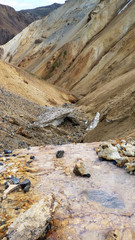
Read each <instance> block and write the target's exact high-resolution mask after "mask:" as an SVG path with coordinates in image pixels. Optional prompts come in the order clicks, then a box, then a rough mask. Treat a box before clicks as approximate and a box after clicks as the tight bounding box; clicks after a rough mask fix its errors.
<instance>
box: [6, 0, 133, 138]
mask: <svg viewBox="0 0 135 240" xmlns="http://www.w3.org/2000/svg"><path fill="white" fill-rule="evenodd" d="M134 13H135V1H132V0H130V1H127V0H121V1H116V0H109V1H108V0H101V1H99V0H97V1H93V0H91V1H88V0H77V1H73V0H72V1H71V0H69V1H67V2H66V3H65V4H64V5H63V6H62V7H60V8H59V9H57V10H55V11H54V12H52V13H51V14H50V15H49V16H47V17H45V18H43V19H41V20H38V21H36V22H34V23H32V24H31V25H29V26H28V27H27V28H26V29H24V30H23V31H22V32H21V33H20V34H18V35H17V36H16V37H15V38H14V39H13V40H11V41H10V42H9V43H7V44H6V45H4V46H2V47H1V52H2V53H3V55H2V58H3V59H4V60H5V61H7V62H8V61H10V62H11V63H12V64H15V65H17V66H19V67H21V68H24V69H26V70H28V71H31V72H33V73H35V74H37V75H38V76H40V77H42V78H44V79H46V80H48V81H49V82H51V83H53V84H55V85H57V86H60V87H62V88H63V89H66V90H69V91H70V92H71V93H72V94H74V95H75V96H76V97H77V99H78V103H77V104H78V106H80V107H81V108H82V109H83V110H85V112H86V113H87V115H88V117H89V118H90V119H92V118H93V117H94V116H95V114H96V112H100V115H101V117H100V123H99V125H98V127H97V128H96V129H95V130H93V132H92V133H91V132H89V133H88V134H87V135H86V137H85V139H84V141H88V142H89V141H95V140H106V139H108V138H114V137H122V136H124V135H130V134H131V133H133V131H134V126H135V81H134V79H135V61H134V59H135V41H134V37H135V17H134Z"/></svg>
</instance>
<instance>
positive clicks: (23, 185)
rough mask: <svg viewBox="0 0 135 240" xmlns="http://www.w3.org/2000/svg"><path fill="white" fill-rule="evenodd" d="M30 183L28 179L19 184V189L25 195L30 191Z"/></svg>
mask: <svg viewBox="0 0 135 240" xmlns="http://www.w3.org/2000/svg"><path fill="white" fill-rule="evenodd" d="M30 185H31V182H30V180H29V179H25V180H24V181H23V182H22V183H20V186H21V188H22V189H23V191H24V192H25V193H26V192H28V191H29V189H30Z"/></svg>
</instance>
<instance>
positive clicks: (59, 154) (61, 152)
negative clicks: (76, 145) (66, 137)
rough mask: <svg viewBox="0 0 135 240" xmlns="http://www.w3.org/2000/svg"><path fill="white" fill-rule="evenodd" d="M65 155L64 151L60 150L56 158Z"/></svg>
mask: <svg viewBox="0 0 135 240" xmlns="http://www.w3.org/2000/svg"><path fill="white" fill-rule="evenodd" d="M63 155H64V151H58V152H57V153H56V158H62V157H63Z"/></svg>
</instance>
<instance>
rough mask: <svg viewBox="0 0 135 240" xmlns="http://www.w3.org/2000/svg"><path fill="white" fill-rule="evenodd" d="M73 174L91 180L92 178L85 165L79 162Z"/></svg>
mask: <svg viewBox="0 0 135 240" xmlns="http://www.w3.org/2000/svg"><path fill="white" fill-rule="evenodd" d="M73 172H74V174H75V175H76V176H82V177H87V178H90V176H91V175H90V173H89V170H88V168H87V167H86V166H85V164H84V163H83V162H82V161H78V162H77V164H76V165H75V167H74V170H73Z"/></svg>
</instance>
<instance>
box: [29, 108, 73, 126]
mask: <svg viewBox="0 0 135 240" xmlns="http://www.w3.org/2000/svg"><path fill="white" fill-rule="evenodd" d="M44 109H45V112H44V113H43V114H42V115H40V116H39V117H38V119H39V121H38V122H35V123H34V125H35V126H40V127H47V126H59V125H60V124H61V123H62V122H63V121H64V119H65V118H66V117H67V116H68V115H69V114H70V113H72V112H73V109H72V108H62V107H48V106H46V107H44Z"/></svg>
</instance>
